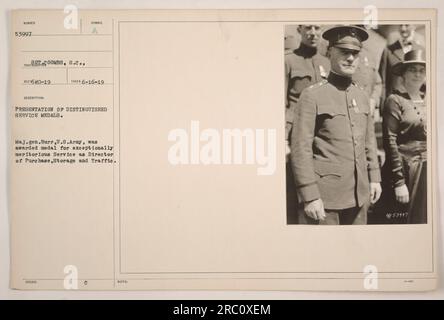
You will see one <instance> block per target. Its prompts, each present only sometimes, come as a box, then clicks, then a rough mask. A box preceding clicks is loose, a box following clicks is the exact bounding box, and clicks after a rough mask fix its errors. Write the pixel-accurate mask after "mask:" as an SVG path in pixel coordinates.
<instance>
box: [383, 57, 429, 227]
mask: <svg viewBox="0 0 444 320" xmlns="http://www.w3.org/2000/svg"><path fill="white" fill-rule="evenodd" d="M423 55H424V51H423V50H413V51H410V52H408V53H406V54H405V56H404V61H403V62H400V63H398V64H397V65H395V66H394V68H393V73H394V74H395V75H398V76H401V78H402V82H403V86H404V88H405V91H404V92H400V91H394V93H393V94H391V95H390V96H389V97H388V98H387V100H386V102H385V108H384V113H383V141H384V150H385V152H386V162H385V164H384V167H383V195H382V197H381V201H380V203H379V204H378V205H379V207H380V209H381V210H378V209H377V208H375V209H376V210H375V211H376V212H378V211H379V212H380V213H382V212H383V214H384V216H385V217H384V218H383V219H384V220H385V222H386V223H427V180H426V179H427V141H426V136H427V128H426V123H427V112H426V111H427V110H426V103H425V101H424V93H423V92H422V91H421V87H423V86H424V84H425V80H426V66H425V59H424V56H423Z"/></svg>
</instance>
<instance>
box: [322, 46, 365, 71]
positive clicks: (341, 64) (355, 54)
mask: <svg viewBox="0 0 444 320" xmlns="http://www.w3.org/2000/svg"><path fill="white" fill-rule="evenodd" d="M329 56H330V63H331V69H332V70H333V71H334V72H336V73H338V74H340V75H343V76H347V77H351V76H352V75H353V74H354V73H355V71H356V68H357V67H358V64H359V50H351V49H345V48H337V47H330V49H329Z"/></svg>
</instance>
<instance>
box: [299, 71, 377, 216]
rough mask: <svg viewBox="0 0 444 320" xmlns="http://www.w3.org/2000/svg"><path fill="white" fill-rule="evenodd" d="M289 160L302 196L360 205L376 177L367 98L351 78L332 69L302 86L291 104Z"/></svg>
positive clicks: (329, 204) (335, 206)
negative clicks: (292, 107) (311, 83)
mask: <svg viewBox="0 0 444 320" xmlns="http://www.w3.org/2000/svg"><path fill="white" fill-rule="evenodd" d="M291 139H292V141H291V163H292V169H293V172H294V180H295V184H296V187H297V190H298V196H299V198H300V200H302V201H304V202H306V201H311V200H315V199H318V198H321V199H322V201H323V203H324V207H325V209H330V210H342V209H347V208H352V207H361V206H363V205H364V204H366V203H368V202H369V200H370V186H369V181H370V182H380V181H381V175H380V171H379V164H378V160H377V155H376V141H375V134H374V126H373V119H372V117H371V115H370V107H369V98H368V96H367V94H366V93H365V91H364V90H363V89H362V88H360V87H358V86H357V85H355V84H354V83H352V82H351V79H349V78H346V77H342V76H339V75H337V74H335V73H333V72H331V73H330V74H329V76H328V80H324V81H321V82H320V83H318V84H315V85H313V86H310V87H308V88H307V89H305V90H304V91H303V92H302V94H301V96H300V99H299V101H298V103H297V105H296V107H295V117H294V121H293V130H292V137H291Z"/></svg>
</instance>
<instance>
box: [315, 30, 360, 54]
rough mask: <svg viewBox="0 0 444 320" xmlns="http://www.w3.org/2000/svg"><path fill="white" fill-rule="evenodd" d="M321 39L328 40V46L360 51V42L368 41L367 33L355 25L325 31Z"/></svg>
mask: <svg viewBox="0 0 444 320" xmlns="http://www.w3.org/2000/svg"><path fill="white" fill-rule="evenodd" d="M322 38H324V39H326V40H328V42H329V46H334V47H338V48H344V49H350V50H361V48H362V42H363V41H365V40H367V39H368V32H367V30H365V29H364V28H361V27H358V26H355V25H342V26H335V27H332V28H329V29H327V30H325V31H324V33H323V34H322Z"/></svg>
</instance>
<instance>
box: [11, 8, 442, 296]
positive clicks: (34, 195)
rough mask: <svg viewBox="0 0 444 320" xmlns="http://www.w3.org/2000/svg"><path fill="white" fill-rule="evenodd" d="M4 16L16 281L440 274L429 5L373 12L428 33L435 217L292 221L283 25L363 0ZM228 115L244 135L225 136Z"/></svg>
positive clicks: (108, 283)
mask: <svg viewBox="0 0 444 320" xmlns="http://www.w3.org/2000/svg"><path fill="white" fill-rule="evenodd" d="M75 13H76V14H77V15H75ZM11 18H12V19H11V21H12V25H11V43H12V50H11V60H12V65H11V78H10V88H11V102H12V104H11V106H10V120H11V127H12V130H11V140H10V141H11V143H10V148H11V149H10V170H11V184H10V203H11V205H10V210H11V220H12V221H11V256H12V258H11V288H14V289H26V290H47V289H57V290H65V289H76V288H77V289H79V290H151V289H161V290H165V289H171V290H176V289H178V290H179V289H180V290H182V289H190V290H195V289H213V290H214V289H222V290H360V291H367V290H372V291H378V290H379V291H422V290H432V289H434V288H435V286H436V283H437V270H436V268H437V264H436V252H437V251H436V250H437V243H436V234H437V229H436V228H437V223H436V219H437V214H438V212H437V210H436V207H435V206H436V195H435V190H436V176H435V175H434V174H433V172H434V170H435V168H436V162H435V157H436V153H435V143H436V123H435V122H434V119H436V117H435V116H434V115H435V112H436V103H435V102H436V89H435V88H436V81H435V66H436V33H435V32H436V15H435V11H433V10H428V9H427V10H426V9H424V10H398V9H397V10H382V9H381V10H379V11H378V23H379V24H380V25H400V24H415V25H419V26H421V30H422V31H421V32H422V34H423V38H422V39H423V45H424V47H425V49H426V50H425V52H426V59H427V63H426V70H427V82H426V83H427V91H426V97H425V101H427V120H426V121H427V128H428V130H427V151H428V152H427V162H428V163H429V165H428V167H427V170H428V171H427V185H428V187H427V218H428V219H427V223H423V224H375V225H370V224H367V225H347V226H345V225H340V226H312V225H301V224H292V223H290V222H289V221H288V219H287V214H286V208H287V205H286V159H285V158H286V151H285V147H286V146H285V143H284V141H285V108H284V106H285V91H286V88H285V77H284V65H285V61H284V59H285V41H284V38H285V36H286V35H285V33H286V32H292V30H293V32H294V33H295V34H297V30H296V28H297V26H298V25H300V24H306V25H309V24H321V25H335V24H363V20H364V19H365V14H364V12H363V11H361V10H351V9H350V10H340V11H339V10H332V9H325V10H251V11H250V10H233V11H230V10H218V11H216V10H213V11H211V10H209V11H206V10H201V11H180V10H177V11H174V10H173V11H171V10H168V11H166V10H165V11H164V10H156V11H146V10H122V11H117V10H116V11H105V10H80V11H78V12H75V10H72V8H71V10H68V11H67V12H63V11H62V10H17V11H13V12H11ZM67 27H68V28H67ZM418 34H419V32H418ZM235 129H238V130H241V131H242V133H245V131H244V130H247V131H246V132H247V134H246V137H244V138H245V139H247V140H248V139H251V140H250V142H251V143H250V144H248V143H247V144H246V145H244V146H246V147H245V149H241V148H238V149H236V145H235V144H236V142H234V140H230V137H231V136H229V135H227V136H225V135H224V134H225V133H227V132H229V133H233V130H235ZM227 130H228V131H227ZM230 130H231V131H230ZM179 137H182V138H184V140H181V141H182V142H183V143H184V144H183V145H182V147H184V149H180V148H181V146H178V145H177V144H176V146H177V147H178V148H179V149H180V150H179V149H177V150H172V149H171V148H172V147H173V146H175V143H177V142H178V141H179ZM209 137H213V138H214V137H219V138H220V139H213V140H212V142H213V143H214V144H212V145H211V146H212V147H214V148H211V151H212V152H208V148H209V147H210V146H209V144H207V143H208V141H209V139H210V138H209ZM224 137H225V140H224ZM216 140H217V141H216ZM228 140H230V141H231V142H232V145H229V146H228V145H227V144H226V143H228V142H227V141H228ZM185 141H186V144H185ZM258 141H259V142H263V143H265V144H264V145H265V148H263V149H261V146H262V145H261V144H260V143H259V142H258ZM233 144H234V145H233ZM248 145H250V146H251V145H253V147H254V152H250V153H249V151H248V150H249V149H248ZM205 146H207V149H205ZM253 147H252V148H253ZM185 149H186V150H187V151H186V153H184V152H179V151H184V150H185ZM178 150H179V151H178ZM216 150H219V152H220V154H214V152H216ZM239 150H240V154H239V153H236V152H237V151H239ZM252 150H253V149H252ZM273 150H275V158H273ZM250 151H251V150H250ZM179 153H180V155H179ZM249 155H250V156H251V158H248V156H249ZM237 156H239V158H238V159H237V158H236V157H237ZM174 159H176V161H179V160H178V159H180V161H181V162H180V163H174ZM236 159H237V160H238V161H237V160H236ZM338 192H340V190H339V191H338ZM375 282H376V283H377V285H376V286H375ZM369 283H370V285H369Z"/></svg>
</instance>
